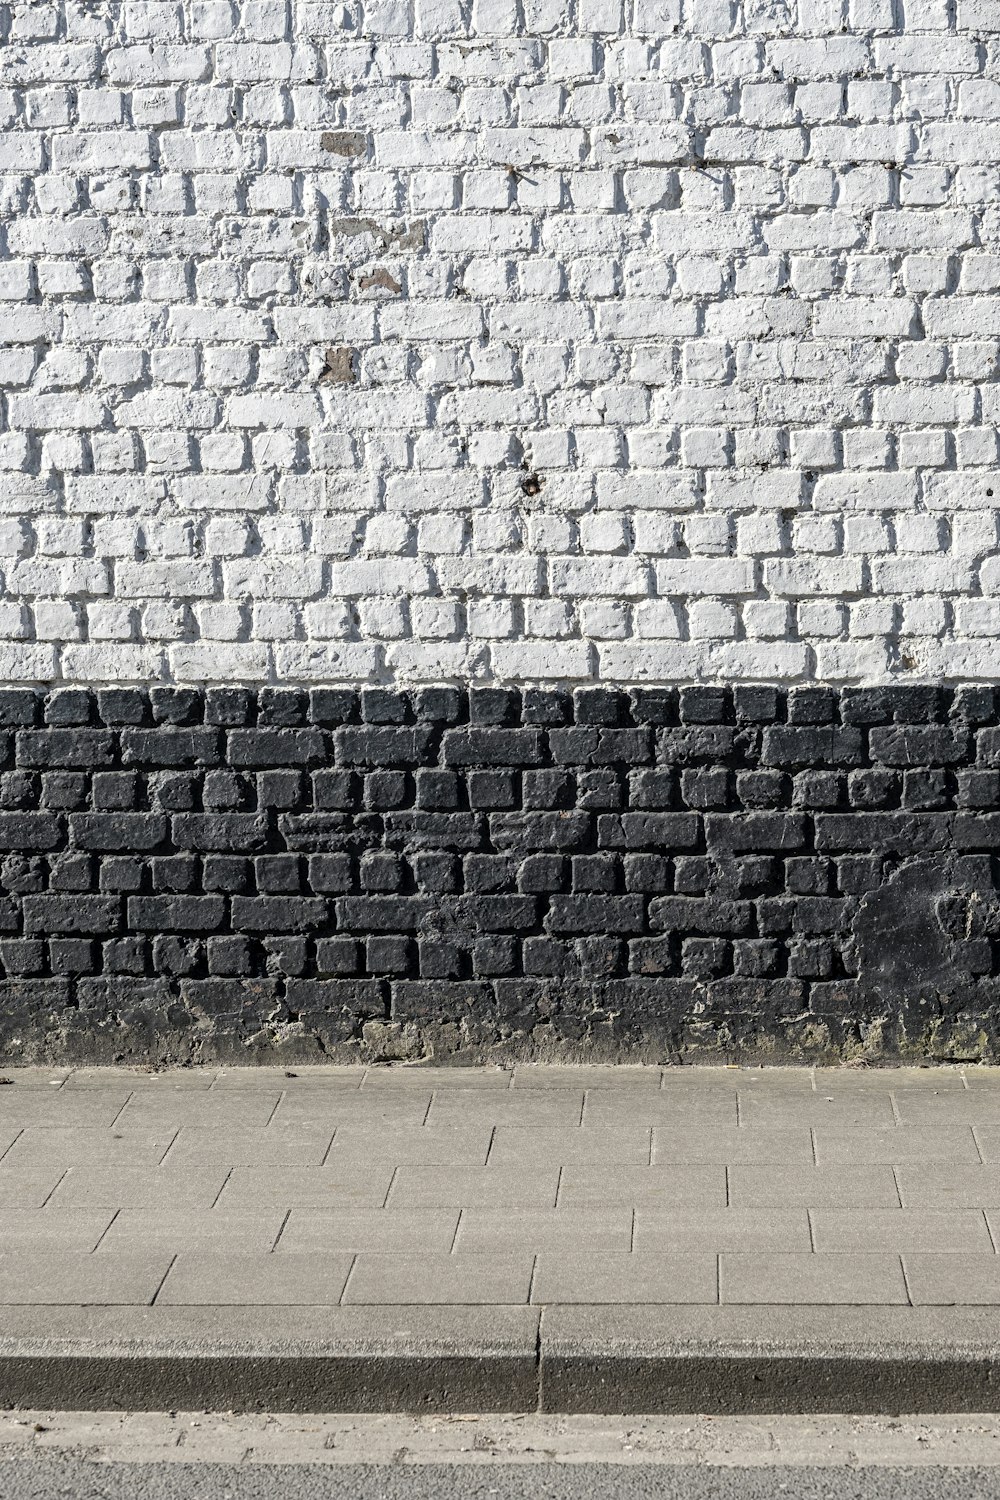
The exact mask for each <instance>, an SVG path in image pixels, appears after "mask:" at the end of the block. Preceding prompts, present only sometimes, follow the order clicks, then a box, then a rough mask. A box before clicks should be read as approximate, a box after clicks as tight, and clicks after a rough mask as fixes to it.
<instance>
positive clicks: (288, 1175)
mask: <svg viewBox="0 0 1000 1500" xmlns="http://www.w3.org/2000/svg"><path fill="white" fill-rule="evenodd" d="M394 1171H395V1168H394V1167H392V1166H381V1167H376V1166H370V1167H367V1168H364V1167H358V1168H356V1169H352V1170H350V1171H347V1170H345V1169H344V1168H343V1167H339V1166H330V1165H327V1166H325V1167H233V1169H232V1171H231V1172H230V1173H229V1174H228V1177H227V1178H226V1179H225V1187H224V1188H223V1191H222V1196H221V1198H220V1199H219V1204H218V1206H219V1207H220V1208H226V1209H241V1208H242V1209H249V1208H256V1207H257V1206H261V1207H263V1206H270V1205H272V1204H273V1205H275V1206H277V1207H283V1208H340V1207H344V1208H347V1207H351V1208H381V1207H382V1205H383V1204H384V1203H385V1199H386V1194H387V1193H388V1191H389V1184H390V1182H391V1181H392V1177H393V1172H394Z"/></svg>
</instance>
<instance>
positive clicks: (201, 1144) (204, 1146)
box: [169, 1125, 333, 1167]
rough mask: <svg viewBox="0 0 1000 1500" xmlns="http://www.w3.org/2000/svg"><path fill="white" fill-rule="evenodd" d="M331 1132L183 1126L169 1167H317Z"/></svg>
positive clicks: (324, 1128)
mask: <svg viewBox="0 0 1000 1500" xmlns="http://www.w3.org/2000/svg"><path fill="white" fill-rule="evenodd" d="M332 1139H333V1132H332V1130H330V1129H328V1128H327V1127H326V1126H319V1127H316V1128H312V1129H310V1128H308V1127H306V1126H301V1127H298V1126H294V1125H293V1126H292V1127H291V1129H289V1130H275V1129H273V1128H268V1129H266V1130H241V1131H239V1132H234V1131H226V1130H209V1129H199V1128H198V1127H197V1126H187V1125H185V1126H184V1127H183V1129H181V1130H180V1131H179V1132H178V1134H177V1139H176V1140H175V1142H174V1144H173V1146H172V1147H171V1150H170V1158H169V1161H170V1165H171V1166H172V1167H180V1166H183V1165H192V1166H194V1165H204V1166H215V1165H216V1164H217V1163H223V1164H224V1165H226V1166H230V1167H247V1166H261V1167H263V1166H289V1167H318V1166H319V1165H320V1163H321V1162H322V1160H323V1158H324V1157H325V1156H326V1154H327V1151H328V1150H329V1149H330V1144H331V1141H332Z"/></svg>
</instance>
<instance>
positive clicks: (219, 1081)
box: [212, 1063, 367, 1094]
mask: <svg viewBox="0 0 1000 1500" xmlns="http://www.w3.org/2000/svg"><path fill="white" fill-rule="evenodd" d="M366 1077H367V1070H366V1069H364V1068H358V1067H356V1066H355V1067H350V1066H346V1065H345V1066H342V1067H338V1066H336V1065H333V1064H331V1065H329V1066H327V1065H322V1064H319V1065H317V1064H313V1063H310V1064H309V1065H308V1067H304V1068H299V1069H287V1068H219V1069H218V1070H217V1072H216V1075H215V1081H214V1082H213V1084H212V1090H213V1092H215V1093H220V1094H225V1093H230V1092H233V1091H235V1092H237V1093H244V1092H247V1091H249V1092H251V1093H253V1092H256V1091H258V1090H265V1091H270V1090H273V1089H274V1088H278V1089H286V1090H288V1091H289V1092H295V1093H300V1092H302V1091H303V1090H306V1091H310V1090H313V1089H318V1090H319V1091H320V1092H321V1093H324V1094H329V1093H331V1092H332V1091H334V1090H336V1091H337V1092H338V1093H348V1094H356V1093H357V1092H358V1090H359V1089H360V1088H361V1087H362V1085H363V1083H364V1081H365V1079H366Z"/></svg>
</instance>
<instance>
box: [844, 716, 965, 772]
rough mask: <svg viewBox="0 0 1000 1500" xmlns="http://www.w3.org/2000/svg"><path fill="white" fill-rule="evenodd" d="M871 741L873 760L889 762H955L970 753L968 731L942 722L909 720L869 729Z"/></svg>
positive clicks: (887, 763)
mask: <svg viewBox="0 0 1000 1500" xmlns="http://www.w3.org/2000/svg"><path fill="white" fill-rule="evenodd" d="M988 732H989V731H987V733H988ZM868 745H869V748H870V750H871V756H872V760H876V761H881V762H882V764H883V765H887V766H927V765H941V766H953V765H955V764H956V763H957V762H958V761H960V760H962V759H963V758H964V757H965V755H966V754H967V751H968V735H967V734H965V733H964V731H962V730H952V729H946V728H945V727H944V726H943V725H937V724H934V725H922V724H912V725H911V724H908V725H906V726H905V727H900V728H891V729H889V728H884V729H872V730H870V731H869V734H868Z"/></svg>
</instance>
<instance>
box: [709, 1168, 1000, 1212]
mask: <svg viewBox="0 0 1000 1500" xmlns="http://www.w3.org/2000/svg"><path fill="white" fill-rule="evenodd" d="M961 1170H966V1171H971V1170H977V1169H974V1168H963V1169H961ZM978 1170H979V1171H982V1168H979V1169H978ZM728 1177H729V1201H730V1203H731V1204H732V1205H733V1206H734V1207H736V1208H822V1207H828V1206H833V1207H837V1208H898V1207H899V1190H898V1188H897V1186H896V1174H895V1173H894V1172H893V1169H892V1167H890V1166H887V1165H880V1166H858V1167H855V1166H838V1167H830V1166H825V1167H822V1168H821V1167H816V1166H812V1165H811V1164H805V1165H801V1164H798V1163H796V1164H795V1165H794V1166H765V1167H753V1166H746V1165H745V1164H743V1163H737V1164H736V1165H734V1166H731V1167H729V1168H728ZM998 1202H1000V1199H998Z"/></svg>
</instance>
